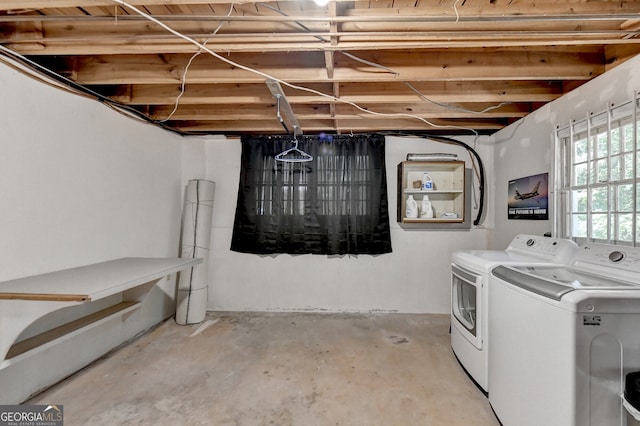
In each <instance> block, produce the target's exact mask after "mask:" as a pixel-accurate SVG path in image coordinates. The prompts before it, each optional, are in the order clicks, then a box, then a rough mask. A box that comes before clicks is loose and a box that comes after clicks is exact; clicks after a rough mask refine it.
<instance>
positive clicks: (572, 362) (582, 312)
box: [489, 244, 640, 426]
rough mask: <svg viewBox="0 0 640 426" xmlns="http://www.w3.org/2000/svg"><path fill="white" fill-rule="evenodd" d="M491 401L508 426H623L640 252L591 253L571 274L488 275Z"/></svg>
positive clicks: (637, 325) (637, 324) (639, 361)
mask: <svg viewBox="0 0 640 426" xmlns="http://www.w3.org/2000/svg"><path fill="white" fill-rule="evenodd" d="M490 286H491V292H490V295H489V303H490V305H491V311H490V312H489V333H490V335H491V340H490V342H489V350H490V357H489V383H490V384H491V392H490V393H489V402H490V403H491V406H492V407H493V409H494V411H495V413H496V415H497V416H498V418H499V420H500V421H501V422H502V424H503V425H504V426H540V425H545V426H587V425H593V426H596V425H597V426H603V425H606V426H614V425H615V426H618V425H619V426H625V425H627V413H626V411H625V409H624V407H623V404H622V399H621V395H622V394H623V391H624V378H625V376H626V374H627V373H630V372H634V371H638V370H640V249H638V248H631V247H621V246H610V245H598V244H587V245H584V246H582V247H580V249H579V251H578V254H577V255H576V257H575V258H574V260H573V261H572V263H571V265H569V266H568V267H553V266H531V265H522V266H514V265H511V266H498V267H496V268H494V269H493V270H492V272H491V277H490Z"/></svg>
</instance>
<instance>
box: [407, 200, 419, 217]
mask: <svg viewBox="0 0 640 426" xmlns="http://www.w3.org/2000/svg"><path fill="white" fill-rule="evenodd" d="M405 207H406V208H405V215H406V217H407V218H409V219H413V218H416V217H418V203H417V201H416V200H414V199H413V195H409V197H408V198H407V203H406V206H405Z"/></svg>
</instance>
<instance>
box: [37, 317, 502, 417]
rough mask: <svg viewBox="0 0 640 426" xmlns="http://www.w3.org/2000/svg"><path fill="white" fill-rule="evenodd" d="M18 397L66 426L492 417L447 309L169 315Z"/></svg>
mask: <svg viewBox="0 0 640 426" xmlns="http://www.w3.org/2000/svg"><path fill="white" fill-rule="evenodd" d="M28 403H30V404H62V405H64V415H65V425H66V426H72V425H125V424H127V425H147V424H154V425H172V426H174V425H305V426H306V425H425V426H428V425H438V426H440V425H446V426H448V425H452V426H453V425H465V426H469V425H474V426H484V425H489V426H497V425H498V424H499V423H498V422H497V420H496V418H495V416H494V414H493V412H492V411H491V408H490V406H489V403H488V401H487V399H486V398H485V397H484V396H483V395H482V393H481V392H480V391H479V390H478V389H477V388H476V387H475V385H474V384H473V383H472V382H471V380H469V378H468V377H467V376H466V375H465V373H464V371H463V370H462V368H461V367H460V365H459V364H458V362H457V361H456V359H455V357H454V356H453V353H452V352H451V347H450V344H449V316H448V315H413V314H411V315H409V314H315V313H227V312H225V313H209V314H208V315H207V319H206V320H205V322H204V323H203V324H200V325H194V326H179V325H176V324H175V323H174V322H173V320H169V321H167V322H165V323H163V324H162V325H160V326H159V327H158V328H156V329H154V330H153V331H151V332H150V333H147V334H146V335H144V336H142V337H141V338H139V339H137V340H135V341H133V342H131V343H130V344H128V345H126V346H124V347H122V348H120V349H118V350H117V351H115V352H113V353H111V354H110V355H109V356H107V357H104V358H103V359H101V360H99V361H97V362H96V363H94V364H92V365H91V366H90V367H88V368H86V369H84V370H82V371H81V372H79V373H77V374H75V375H74V376H72V377H70V378H69V379H67V380H65V381H64V382H62V383H59V384H58V385H56V386H54V387H52V388H50V389H49V390H48V391H46V392H44V393H42V394H40V395H38V396H37V397H35V398H33V399H31V400H30V401H28Z"/></svg>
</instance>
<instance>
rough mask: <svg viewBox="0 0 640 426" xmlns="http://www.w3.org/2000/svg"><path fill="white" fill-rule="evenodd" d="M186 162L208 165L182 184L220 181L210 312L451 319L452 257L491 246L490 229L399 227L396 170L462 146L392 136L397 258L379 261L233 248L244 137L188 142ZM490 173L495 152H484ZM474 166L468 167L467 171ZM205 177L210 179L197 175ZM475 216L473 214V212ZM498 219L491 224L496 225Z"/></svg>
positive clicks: (192, 166) (193, 166) (188, 168)
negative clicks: (422, 155) (410, 156)
mask: <svg viewBox="0 0 640 426" xmlns="http://www.w3.org/2000/svg"><path fill="white" fill-rule="evenodd" d="M184 147H185V153H184V157H183V158H190V159H197V158H201V157H202V156H203V155H204V158H205V163H206V165H205V167H204V170H203V167H202V165H201V164H198V163H197V162H196V163H194V162H192V161H190V162H189V164H185V168H184V173H185V174H184V176H183V180H184V181H185V182H186V181H187V180H189V179H193V178H203V177H204V178H206V179H210V180H213V181H215V182H216V195H215V200H214V213H213V216H214V217H213V228H212V238H213V241H212V252H211V262H210V268H211V269H210V284H209V304H208V308H209V309H211V310H276V311H289V310H292V311H300V310H309V311H331V312H340V311H358V312H366V311H383V312H388V311H394V312H433V313H447V312H449V306H450V267H449V263H450V256H451V252H452V251H454V250H456V249H468V248H485V247H486V244H487V230H486V229H483V228H475V227H474V228H475V229H472V230H471V231H453V232H452V231H425V230H407V229H403V228H401V227H400V226H399V225H398V223H397V222H396V207H395V206H396V174H397V173H396V166H397V164H398V163H400V162H401V161H402V160H404V159H405V158H406V154H407V153H409V152H454V153H456V154H458V155H459V158H460V159H463V160H465V161H467V162H468V161H469V156H468V155H467V153H466V151H465V150H463V149H462V148H456V147H452V146H451V145H443V144H439V143H435V142H429V141H424V140H420V139H406V138H404V139H401V138H387V143H386V152H387V154H386V162H387V182H388V193H389V203H390V212H389V214H390V225H391V239H392V246H393V253H391V254H385V255H380V256H363V255H360V256H335V257H328V256H319V255H298V256H291V255H278V256H258V255H251V254H244V253H236V252H232V251H230V250H229V247H230V244H231V234H232V230H233V220H234V214H235V208H236V198H237V191H238V180H239V172H240V153H241V145H240V141H239V140H238V139H229V140H227V139H225V138H214V137H211V138H190V139H187V140H186V141H185V143H184ZM478 149H479V150H480V153H481V155H482V156H483V159H485V160H487V157H489V159H488V163H487V164H488V169H489V171H490V170H491V167H490V164H491V161H490V160H491V159H490V156H491V147H486V146H484V147H483V146H480V147H478ZM469 164H470V163H469V162H468V167H469ZM203 171H204V175H199V173H202V172H203ZM473 216H474V217H475V210H474V212H473ZM491 220H492V219H490V221H491Z"/></svg>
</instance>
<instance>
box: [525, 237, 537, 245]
mask: <svg viewBox="0 0 640 426" xmlns="http://www.w3.org/2000/svg"><path fill="white" fill-rule="evenodd" d="M535 243H536V240H534V239H533V238H529V239H528V240H527V246H528V247H531V246H532V245H534V244H535Z"/></svg>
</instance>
